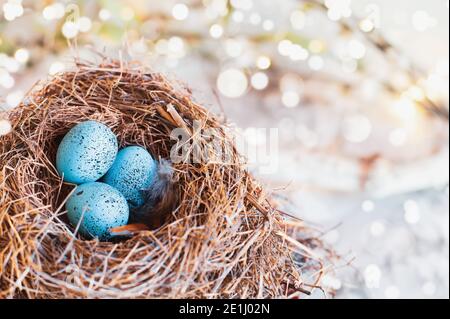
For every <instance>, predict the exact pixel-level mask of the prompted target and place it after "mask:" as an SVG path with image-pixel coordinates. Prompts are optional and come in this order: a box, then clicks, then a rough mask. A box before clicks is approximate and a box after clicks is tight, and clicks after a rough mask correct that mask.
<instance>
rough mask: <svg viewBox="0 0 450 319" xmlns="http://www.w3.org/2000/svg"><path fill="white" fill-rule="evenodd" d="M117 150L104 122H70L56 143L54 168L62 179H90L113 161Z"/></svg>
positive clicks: (111, 134)
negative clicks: (65, 131)
mask: <svg viewBox="0 0 450 319" xmlns="http://www.w3.org/2000/svg"><path fill="white" fill-rule="evenodd" d="M117 150H118V145H117V138H116V136H115V135H114V133H113V132H112V131H111V130H110V129H109V128H108V127H107V126H106V125H104V124H102V123H99V122H95V121H86V122H82V123H79V124H77V125H76V126H74V127H73V128H72V129H71V130H70V131H69V132H68V133H67V134H66V135H65V136H64V138H63V140H62V141H61V144H59V147H58V152H57V153H56V169H57V170H58V173H59V174H60V175H61V176H63V178H64V180H65V181H66V182H69V183H74V184H83V183H87V182H94V181H96V180H98V179H99V178H101V177H102V176H103V175H105V174H106V172H107V171H108V169H109V168H110V167H111V165H112V164H113V163H114V159H115V158H116V155H117Z"/></svg>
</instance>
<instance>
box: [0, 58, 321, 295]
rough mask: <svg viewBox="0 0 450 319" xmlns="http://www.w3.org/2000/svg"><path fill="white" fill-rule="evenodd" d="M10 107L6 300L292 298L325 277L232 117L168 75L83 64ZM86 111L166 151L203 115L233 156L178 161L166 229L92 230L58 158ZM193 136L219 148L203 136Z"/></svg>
mask: <svg viewBox="0 0 450 319" xmlns="http://www.w3.org/2000/svg"><path fill="white" fill-rule="evenodd" d="M6 116H8V118H9V120H10V121H11V123H12V126H13V130H12V132H11V133H10V134H8V135H6V136H3V137H0V298H239V297H240V298H280V297H281V298H283V297H299V296H302V295H303V294H304V293H309V292H310V291H311V290H312V289H313V287H316V286H317V285H318V282H319V280H320V277H321V276H322V274H323V273H324V268H323V263H322V261H321V259H320V258H319V257H317V256H316V254H318V250H322V249H321V242H320V241H319V240H318V239H316V235H317V234H316V231H314V230H312V229H311V228H309V227H307V226H305V225H304V223H302V222H301V221H299V220H296V219H292V218H288V217H287V216H285V215H284V213H282V212H280V211H279V210H278V209H277V208H276V207H277V205H276V203H275V201H274V200H273V198H270V197H269V196H268V195H267V194H266V193H265V192H264V191H263V189H262V188H261V186H260V185H259V184H258V183H257V182H256V181H255V180H254V179H253V178H252V176H251V175H250V174H249V173H248V172H247V171H246V169H245V166H244V162H243V159H242V158H241V157H240V156H239V155H238V153H237V151H236V149H235V146H234V143H233V139H232V138H230V137H229V135H228V133H227V131H228V129H227V126H226V125H225V124H224V123H222V122H221V121H219V120H218V119H217V118H216V117H214V116H213V115H212V114H210V113H209V112H208V111H207V110H206V109H205V108H203V107H202V106H200V105H198V104H197V103H196V102H194V100H193V98H192V97H191V93H190V91H189V90H188V89H184V88H182V87H180V86H179V85H178V84H171V83H169V82H168V81H167V79H166V78H165V77H164V76H163V75H161V74H158V73H152V72H149V71H148V70H144V68H143V67H135V66H133V65H132V64H124V63H122V62H120V63H119V62H118V61H110V60H108V61H104V62H102V63H101V64H96V65H93V64H87V63H81V62H77V63H76V68H75V69H74V70H73V71H70V72H69V71H67V72H64V73H61V74H58V75H56V76H54V77H53V78H51V79H49V80H48V81H46V82H43V83H38V84H37V85H36V86H35V87H34V89H32V90H31V91H30V93H29V94H28V96H26V98H25V99H24V101H23V102H22V103H21V104H20V105H19V106H18V107H17V108H15V109H13V110H12V111H10V112H9V113H8V114H7V115H6ZM88 119H91V120H97V121H100V122H102V123H104V124H106V125H107V126H108V127H110V128H111V129H112V130H113V131H114V133H115V134H116V135H117V137H118V141H119V144H120V146H122V147H123V146H126V145H130V144H134V145H141V146H143V147H146V148H147V149H148V150H149V151H150V152H151V153H152V155H154V157H156V158H164V159H167V158H169V157H170V152H171V149H172V148H173V147H174V145H176V144H177V142H176V141H175V140H174V139H173V136H172V137H171V132H172V131H173V129H174V128H181V129H183V130H185V131H186V132H187V133H188V134H190V136H191V137H192V139H194V135H196V132H195V131H194V122H197V123H201V126H202V128H203V129H210V128H212V129H214V131H215V132H216V134H215V138H216V140H217V138H218V141H219V142H220V146H221V148H222V151H223V152H224V153H226V154H227V156H228V161H227V162H226V163H224V162H220V161H209V162H206V163H190V162H189V161H182V162H179V163H176V164H174V165H173V166H174V170H175V177H176V183H175V190H174V191H175V192H177V198H178V200H179V202H178V203H177V208H176V209H175V210H174V211H173V212H171V213H170V214H169V216H168V217H167V219H166V220H165V223H164V224H162V225H161V226H160V227H158V228H157V229H154V230H151V231H144V232H140V233H138V234H137V235H136V236H134V237H132V238H130V239H128V240H124V241H121V242H99V241H98V240H85V239H83V238H81V237H80V236H79V235H77V234H76V233H75V230H74V229H73V227H71V226H70V225H69V224H68V223H67V222H66V216H65V208H64V203H65V201H66V200H67V197H68V195H69V194H70V193H71V191H72V190H73V189H74V186H73V185H69V184H65V183H64V182H63V181H62V179H61V177H60V176H58V174H57V172H56V169H55V166H54V163H55V154H56V149H57V147H58V143H59V142H60V140H61V138H62V137H63V136H64V134H65V133H67V131H68V130H69V129H70V128H72V127H73V126H74V125H75V124H77V123H79V122H82V121H85V120H88ZM197 135H198V134H197ZM196 141H197V146H198V145H200V146H201V147H205V148H206V149H207V150H208V152H209V153H212V154H213V155H214V149H212V148H210V146H209V145H210V144H209V142H208V141H207V139H203V138H202V137H201V134H200V135H198V136H196ZM193 144H194V143H191V144H189V145H191V146H190V147H191V149H189V151H192V148H193V147H194V146H192V145H193Z"/></svg>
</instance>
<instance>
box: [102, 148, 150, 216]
mask: <svg viewBox="0 0 450 319" xmlns="http://www.w3.org/2000/svg"><path fill="white" fill-rule="evenodd" d="M156 171H157V165H156V161H155V160H154V159H153V157H152V156H151V155H150V153H149V152H148V151H147V150H146V149H145V148H143V147H140V146H128V147H125V148H124V149H122V150H120V151H119V153H118V154H117V157H116V160H115V161H114V164H113V165H112V166H111V168H110V169H109V171H108V172H107V173H106V175H105V176H104V177H103V179H102V181H103V182H105V183H107V184H109V185H111V186H113V187H115V188H116V189H117V190H119V191H120V192H121V193H122V194H123V195H124V196H125V198H126V199H127V201H128V203H129V204H130V207H131V208H136V207H140V206H142V205H143V204H144V202H145V199H144V193H143V192H144V191H146V190H150V189H151V186H152V184H153V182H154V180H155V178H156V176H157V174H156Z"/></svg>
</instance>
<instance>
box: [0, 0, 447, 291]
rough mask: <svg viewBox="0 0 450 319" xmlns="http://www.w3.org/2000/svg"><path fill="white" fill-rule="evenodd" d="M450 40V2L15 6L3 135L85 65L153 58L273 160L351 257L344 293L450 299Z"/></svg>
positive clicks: (304, 214)
mask: <svg viewBox="0 0 450 319" xmlns="http://www.w3.org/2000/svg"><path fill="white" fill-rule="evenodd" d="M448 32H449V1H448V0H429V1H421V0H396V1H389V0H369V1H368V0H358V1H355V0H354V1H351V0H325V1H322V0H280V1H273V0H191V1H188V0H165V1H158V0H146V1H144V0H128V1H101V0H98V1H63V0H59V1H56V0H55V1H51V0H48V1H27V0H23V1H21V0H8V1H5V0H2V1H0V135H2V134H7V133H8V132H9V131H10V130H11V126H10V124H9V122H8V119H7V116H6V115H5V111H7V110H9V109H11V108H13V107H15V106H16V105H18V103H20V101H21V99H22V98H23V97H24V95H25V94H26V93H27V91H28V90H29V89H30V88H31V87H32V86H33V84H34V83H36V81H38V80H41V79H45V78H46V77H47V76H51V75H53V74H56V73H58V72H61V71H63V70H64V69H66V68H70V66H71V63H72V62H73V57H74V56H76V57H82V58H84V57H86V58H89V57H98V54H97V53H95V52H101V53H102V54H105V55H108V56H113V57H118V58H122V59H126V60H138V61H140V62H143V63H145V64H146V65H149V66H150V67H151V68H153V69H154V70H157V71H164V72H165V73H166V74H168V76H169V77H171V78H173V79H176V80H181V81H183V82H184V83H186V84H187V85H188V86H190V87H191V88H192V89H193V91H194V96H195V97H196V99H197V100H198V101H199V102H201V103H203V104H204V105H205V106H207V107H208V108H210V109H211V110H212V111H214V112H217V113H220V114H223V115H224V116H225V117H226V119H227V120H228V121H230V122H231V123H234V125H235V126H236V127H237V128H238V129H239V132H240V133H241V134H242V136H243V137H244V138H245V139H246V142H247V143H248V144H249V145H252V147H253V148H256V149H258V154H262V156H265V157H261V156H259V157H257V158H255V159H250V160H249V169H251V170H252V171H253V172H254V173H255V175H258V177H259V178H260V179H261V180H262V181H263V182H264V183H265V184H267V186H268V187H270V188H271V189H273V191H274V192H275V193H277V194H279V195H280V196H283V197H286V198H287V199H288V203H289V205H288V206H289V210H290V212H291V213H293V214H296V215H297V216H298V217H300V218H302V219H304V220H306V221H307V222H308V223H310V224H311V225H314V226H317V227H319V228H320V229H322V230H323V238H324V240H325V241H327V242H328V243H329V244H330V245H333V246H334V247H336V248H337V249H338V252H339V253H340V254H341V256H342V259H341V260H339V261H338V262H337V264H336V265H335V268H336V270H335V271H334V272H333V273H332V274H329V275H327V276H325V278H324V281H323V285H324V286H326V287H330V288H333V289H335V290H336V291H337V293H336V297H338V298H448V297H449V212H448V209H449V207H448V206H449V204H448V199H449V187H448V180H449V171H448V170H449V153H448V146H449V143H448V135H449V134H448V133H449V131H448V129H449V128H448V98H449V94H448V92H449V34H448ZM261 128H266V129H269V128H275V129H278V131H277V132H278V136H277V139H276V143H275V144H273V141H272V137H271V136H270V134H269V133H268V130H264V129H263V130H261ZM270 143H272V145H268V144H270ZM260 151H261V152H260ZM267 159H268V160H270V161H273V163H275V165H276V166H275V167H276V169H275V170H270V171H267V170H263V169H259V168H260V167H259V166H260V165H262V164H267V163H262V162H264V160H267ZM346 265H349V266H346ZM323 297H324V294H323V293H322V292H321V291H319V290H317V291H316V293H315V294H314V295H313V296H312V298H323ZM325 297H329V296H328V295H326V296H325Z"/></svg>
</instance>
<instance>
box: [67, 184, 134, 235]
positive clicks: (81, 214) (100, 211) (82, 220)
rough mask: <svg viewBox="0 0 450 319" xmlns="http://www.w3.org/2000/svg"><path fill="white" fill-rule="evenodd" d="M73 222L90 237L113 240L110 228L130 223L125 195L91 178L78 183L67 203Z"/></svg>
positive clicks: (73, 224)
mask: <svg viewBox="0 0 450 319" xmlns="http://www.w3.org/2000/svg"><path fill="white" fill-rule="evenodd" d="M66 209H67V216H68V218H69V221H70V224H71V225H72V226H73V227H74V228H75V229H77V228H78V229H79V232H80V233H81V234H82V235H83V236H84V237H86V238H99V239H100V240H103V241H104V240H109V239H110V238H111V234H110V232H109V230H110V229H111V228H114V227H120V226H124V225H126V224H127V223H128V218H129V208H128V203H127V200H126V199H125V197H124V196H123V195H122V194H121V193H120V192H119V191H118V190H117V189H115V188H114V187H112V186H110V185H107V184H104V183H99V182H91V183H86V184H83V185H79V186H77V188H76V189H75V190H74V192H73V193H72V195H71V196H70V197H69V199H68V200H67V203H66Z"/></svg>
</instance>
